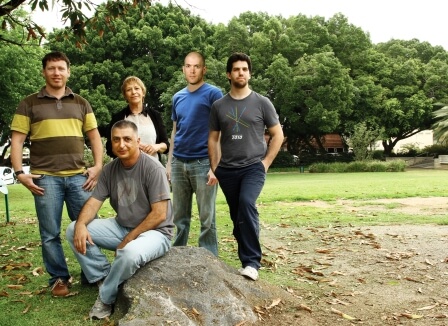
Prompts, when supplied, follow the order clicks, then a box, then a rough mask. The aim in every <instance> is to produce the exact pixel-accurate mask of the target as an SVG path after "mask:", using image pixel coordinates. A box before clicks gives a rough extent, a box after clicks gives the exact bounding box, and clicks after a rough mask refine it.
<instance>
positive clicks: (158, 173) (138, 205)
mask: <svg viewBox="0 0 448 326" xmlns="http://www.w3.org/2000/svg"><path fill="white" fill-rule="evenodd" d="M92 197H94V198H95V199H98V200H100V201H105V200H106V199H107V198H109V200H110V204H111V206H112V207H113V209H114V210H115V212H116V213H117V216H116V220H117V222H118V223H119V224H120V225H122V226H124V227H128V228H135V227H136V226H137V225H138V224H140V223H141V222H142V221H143V220H144V219H145V218H146V216H147V215H148V214H149V212H150V211H151V203H156V202H159V201H162V200H168V211H167V216H166V220H165V221H163V222H162V223H160V225H159V226H158V227H157V229H156V230H157V231H159V232H161V233H163V234H165V235H166V236H167V237H168V238H169V239H171V237H172V236H173V229H174V224H173V215H172V208H171V200H170V188H169V185H168V180H167V178H166V172H165V168H164V167H163V165H162V164H161V163H160V162H159V161H156V160H155V159H153V158H151V157H149V156H147V155H143V154H140V156H139V159H138V161H137V163H136V164H134V166H132V167H131V168H125V167H123V165H122V164H121V161H120V160H119V159H115V160H113V161H112V162H110V163H108V164H106V165H105V166H104V168H103V171H102V172H101V175H100V177H99V179H98V184H97V185H96V187H95V190H94V191H93V193H92Z"/></svg>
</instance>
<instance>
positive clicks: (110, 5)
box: [0, 0, 152, 47]
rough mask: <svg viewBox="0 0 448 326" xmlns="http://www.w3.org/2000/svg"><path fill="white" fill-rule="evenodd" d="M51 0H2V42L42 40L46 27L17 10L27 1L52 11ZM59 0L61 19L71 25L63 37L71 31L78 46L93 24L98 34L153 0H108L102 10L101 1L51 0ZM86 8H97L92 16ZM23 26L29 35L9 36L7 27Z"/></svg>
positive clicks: (0, 7) (16, 42) (0, 38)
mask: <svg viewBox="0 0 448 326" xmlns="http://www.w3.org/2000/svg"><path fill="white" fill-rule="evenodd" d="M48 2H49V0H30V1H27V0H9V1H8V2H3V1H2V3H0V22H1V30H0V42H6V43H12V44H16V45H23V44H24V43H25V39H26V40H27V41H29V40H31V39H33V40H39V43H40V42H41V41H42V39H43V38H46V31H45V30H44V29H43V28H42V27H41V26H38V25H37V24H36V23H34V22H33V21H31V20H30V19H29V18H26V19H23V17H20V16H18V15H16V14H15V12H16V10H17V9H19V8H23V7H24V6H25V5H26V4H28V5H29V6H30V8H31V11H34V10H38V9H40V10H42V11H49V10H50V7H49V3H48ZM55 3H58V4H60V5H61V7H62V8H61V12H62V23H64V24H65V23H69V27H67V28H66V29H64V31H63V35H64V37H69V36H70V35H71V34H72V33H73V35H75V37H76V38H75V42H76V45H77V46H78V47H81V46H82V45H83V44H86V29H87V28H92V29H94V30H97V31H98V33H99V34H102V33H103V32H104V30H106V29H108V28H110V27H111V24H112V22H113V21H114V20H115V19H117V18H122V17H124V16H126V15H127V14H128V12H129V10H130V8H132V7H134V8H138V10H139V11H140V12H141V13H143V12H145V11H146V10H147V9H149V7H150V6H151V4H152V1H151V0H120V1H111V0H109V1H107V3H106V4H105V5H103V6H101V8H102V9H101V10H96V9H98V8H99V6H98V5H96V4H95V3H94V1H92V0H52V4H53V5H54V4H55ZM85 11H95V14H94V16H93V17H91V18H89V17H87V16H86V14H85ZM17 26H20V27H21V28H22V29H23V31H25V35H26V37H25V38H24V39H21V40H17V39H12V38H9V37H8V35H7V33H5V31H7V30H8V28H12V29H14V28H16V27H17Z"/></svg>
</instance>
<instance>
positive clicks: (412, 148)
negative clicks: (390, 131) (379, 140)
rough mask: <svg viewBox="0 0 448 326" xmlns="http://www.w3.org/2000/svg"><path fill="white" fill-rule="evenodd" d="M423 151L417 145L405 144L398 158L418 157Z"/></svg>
mask: <svg viewBox="0 0 448 326" xmlns="http://www.w3.org/2000/svg"><path fill="white" fill-rule="evenodd" d="M421 153H422V150H421V149H420V147H419V146H418V145H417V144H405V145H403V146H402V147H401V148H400V150H399V151H398V153H397V154H398V155H397V156H417V155H419V154H421Z"/></svg>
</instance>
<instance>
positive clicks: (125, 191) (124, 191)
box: [117, 178, 137, 207]
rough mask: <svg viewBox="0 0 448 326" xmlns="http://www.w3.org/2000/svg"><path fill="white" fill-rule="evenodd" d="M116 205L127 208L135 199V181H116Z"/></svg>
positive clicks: (128, 179)
mask: <svg viewBox="0 0 448 326" xmlns="http://www.w3.org/2000/svg"><path fill="white" fill-rule="evenodd" d="M117 187H118V205H120V206H124V207H128V206H131V205H132V203H134V202H135V200H136V199H137V186H136V184H135V180H134V179H131V178H125V179H123V180H120V181H118V185H117Z"/></svg>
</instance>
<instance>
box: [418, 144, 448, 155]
mask: <svg viewBox="0 0 448 326" xmlns="http://www.w3.org/2000/svg"><path fill="white" fill-rule="evenodd" d="M422 151H423V152H424V153H428V155H434V156H437V155H448V146H447V145H441V144H435V145H431V146H425V148H423V150H422Z"/></svg>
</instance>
